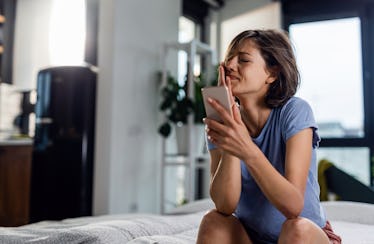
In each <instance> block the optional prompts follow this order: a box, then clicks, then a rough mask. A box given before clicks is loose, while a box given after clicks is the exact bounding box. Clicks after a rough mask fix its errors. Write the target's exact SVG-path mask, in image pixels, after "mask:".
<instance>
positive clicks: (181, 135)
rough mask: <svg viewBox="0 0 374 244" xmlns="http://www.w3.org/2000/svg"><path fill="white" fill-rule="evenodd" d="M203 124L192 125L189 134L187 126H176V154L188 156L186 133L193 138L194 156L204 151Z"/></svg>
mask: <svg viewBox="0 0 374 244" xmlns="http://www.w3.org/2000/svg"><path fill="white" fill-rule="evenodd" d="M204 128H205V125H204V124H194V125H193V126H192V128H191V131H190V132H189V130H188V126H187V125H182V126H176V127H175V131H176V139H177V152H178V154H186V155H187V154H188V153H189V151H188V135H189V134H188V133H191V136H193V143H192V152H193V153H195V154H196V155H200V154H202V153H203V151H204V146H205V134H204Z"/></svg>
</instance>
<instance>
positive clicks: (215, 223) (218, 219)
mask: <svg viewBox="0 0 374 244" xmlns="http://www.w3.org/2000/svg"><path fill="white" fill-rule="evenodd" d="M224 217H225V216H224V215H222V214H221V213H219V212H218V211H217V210H215V209H212V210H210V211H209V212H208V213H206V214H205V215H204V217H203V219H202V220H201V223H200V231H204V232H214V231H218V230H219V229H220V228H219V226H220V225H222V219H223V218H224Z"/></svg>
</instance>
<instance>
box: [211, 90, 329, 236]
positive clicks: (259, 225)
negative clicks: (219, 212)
mask: <svg viewBox="0 0 374 244" xmlns="http://www.w3.org/2000/svg"><path fill="white" fill-rule="evenodd" d="M305 128H312V129H313V149H312V158H311V164H310V168H309V173H308V180H307V183H306V189H305V196H304V209H303V211H302V213H301V216H302V217H305V218H308V219H310V220H312V221H313V222H314V223H316V224H317V225H318V226H320V227H323V226H325V224H326V219H325V214H324V212H323V209H322V207H321V205H320V200H319V191H320V188H319V185H318V179H317V163H316V161H317V160H316V148H317V147H318V143H319V141H320V138H319V136H318V134H317V125H316V123H315V120H314V116H313V112H312V109H311V108H310V106H309V104H308V103H307V102H306V101H304V100H302V99H301V98H298V97H292V98H291V99H289V100H288V101H287V102H286V103H285V104H284V105H283V106H281V107H278V108H274V109H272V111H271V113H270V115H269V118H268V119H267V121H266V123H265V126H264V128H263V129H262V131H261V133H260V135H259V136H258V137H257V138H252V139H253V141H254V143H255V144H256V145H257V146H258V147H259V148H260V149H261V151H262V152H263V153H264V154H265V156H266V157H267V159H268V160H269V162H270V163H271V164H272V165H273V166H274V168H275V169H276V170H277V171H278V172H279V173H280V174H282V175H284V170H285V169H284V167H285V154H286V142H287V140H288V139H289V138H290V137H292V136H293V135H295V134H296V133H298V132H299V131H301V130H303V129H305ZM207 141H208V143H207V145H208V149H209V150H211V149H214V148H216V146H215V145H214V144H212V143H211V142H210V141H209V140H207ZM240 164H241V177H242V190H241V195H240V200H239V203H238V206H237V207H236V210H235V215H236V216H237V217H238V218H239V219H240V221H241V222H242V224H243V225H244V227H245V228H246V229H247V231H248V232H249V234H250V236H251V238H253V239H255V240H257V241H261V242H265V243H275V242H276V241H277V239H278V237H279V234H280V231H281V227H282V224H283V222H284V221H285V220H286V218H285V217H284V215H283V214H282V213H281V212H279V211H278V210H277V209H276V208H275V207H274V206H273V205H272V204H271V203H270V202H269V201H268V199H267V198H266V197H265V195H264V194H263V193H262V192H261V189H260V188H259V187H258V185H257V183H256V182H255V181H254V179H253V178H252V176H251V174H250V173H249V171H248V169H247V167H246V165H245V163H244V162H243V161H241V162H240Z"/></svg>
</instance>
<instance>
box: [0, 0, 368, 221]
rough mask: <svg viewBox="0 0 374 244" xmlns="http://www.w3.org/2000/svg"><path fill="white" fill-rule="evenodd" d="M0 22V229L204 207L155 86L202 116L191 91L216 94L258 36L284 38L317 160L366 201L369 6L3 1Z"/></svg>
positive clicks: (192, 137) (201, 181)
mask: <svg viewBox="0 0 374 244" xmlns="http://www.w3.org/2000/svg"><path fill="white" fill-rule="evenodd" d="M0 14H1V15H0V78H1V83H0V149H1V150H0V174H1V177H0V219H1V221H0V224H1V225H21V224H25V223H29V222H35V221H39V220H44V219H62V218H67V217H76V216H85V215H98V214H114V213H126V212H153V213H157V212H164V211H166V210H167V209H170V208H172V207H175V206H178V205H179V204H183V203H184V202H186V201H193V200H195V199H200V198H204V197H208V177H209V174H208V170H207V169H208V167H207V153H206V150H204V146H199V147H197V148H196V149H195V148H192V146H193V145H194V144H197V138H200V137H202V132H201V131H200V132H194V131H195V130H194V129H193V128H194V127H193V126H192V124H194V123H193V122H191V121H192V119H191V118H190V119H188V122H187V121H185V122H184V124H188V125H189V126H188V130H187V134H186V135H185V136H184V137H186V138H189V142H188V143H189V147H188V149H187V151H186V152H181V151H177V146H176V145H177V132H176V131H177V128H178V127H180V124H181V123H176V124H172V128H174V129H172V130H171V132H170V135H169V136H168V137H164V136H162V135H160V133H158V126H159V125H160V124H161V123H162V122H163V121H164V120H165V113H164V112H163V111H160V108H159V105H160V102H161V100H162V96H161V94H162V93H161V90H162V88H163V87H164V86H165V84H166V83H165V82H166V79H161V80H160V77H159V76H158V75H157V74H159V73H160V72H163V73H164V76H163V77H164V78H165V77H166V76H165V73H168V74H169V75H170V77H172V78H173V79H174V80H175V81H176V83H177V84H179V85H180V87H182V88H180V90H179V91H178V96H179V98H178V99H180V98H181V97H182V99H183V98H186V97H189V98H191V99H192V101H194V102H196V103H197V100H196V99H197V97H195V95H194V92H193V89H195V88H194V85H191V84H200V85H209V84H212V81H213V80H214V77H215V74H214V72H213V71H214V70H215V66H216V65H217V63H219V61H220V60H222V58H223V56H224V54H225V50H226V48H227V45H228V43H229V41H230V40H231V39H232V38H233V37H234V36H235V35H236V34H238V33H239V32H240V31H242V30H246V29H252V28H275V29H283V30H286V31H287V32H288V33H289V36H290V38H291V40H292V42H293V44H294V48H295V53H296V56H297V61H298V65H299V69H300V73H301V86H300V89H299V91H298V93H297V96H301V97H303V98H304V99H306V100H307V101H308V102H309V103H310V104H311V106H312V108H313V110H314V113H315V118H316V121H317V123H318V126H319V133H320V136H321V137H322V141H321V143H320V149H319V151H318V159H323V158H327V159H329V160H331V161H332V162H334V164H335V165H337V166H339V167H340V168H341V169H343V170H344V171H345V172H347V173H348V174H350V175H352V176H353V177H354V178H355V179H357V180H359V181H360V182H361V183H362V184H365V185H367V186H369V187H373V184H374V163H373V159H374V157H373V156H374V110H373V106H372V104H374V101H373V100H374V98H373V96H372V95H371V94H374V86H373V84H374V82H373V76H372V71H373V69H374V66H373V64H374V61H373V60H372V59H373V57H374V48H373V44H372V43H374V40H373V39H374V31H373V29H372V28H371V26H372V25H373V24H374V1H372V0H340V1H339V0H327V1H326V0H325V1H320V0H314V1H312V0H302V1H301V0H299V1H296V0H283V1H271V0H153V1H148V0H2V1H0ZM192 77H193V78H192ZM196 89H197V88H196ZM188 116H190V117H191V116H192V117H194V116H195V117H197V114H196V113H195V114H194V113H192V112H191V114H189V115H188ZM182 124H183V123H182ZM169 166H170V167H169ZM64 201H65V202H64Z"/></svg>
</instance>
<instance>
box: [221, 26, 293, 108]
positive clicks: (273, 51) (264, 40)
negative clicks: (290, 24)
mask: <svg viewBox="0 0 374 244" xmlns="http://www.w3.org/2000/svg"><path fill="white" fill-rule="evenodd" d="M245 40H251V41H252V42H253V43H254V44H255V45H256V47H257V48H258V50H259V51H260V53H261V56H262V58H263V59H264V60H265V63H266V67H267V69H268V70H276V71H277V78H276V80H275V81H274V82H273V83H272V84H271V85H270V88H269V91H268V93H267V95H266V98H265V102H266V104H267V105H268V106H269V107H271V108H275V107H278V106H281V105H283V104H284V103H285V102H286V101H287V100H288V99H289V98H290V97H292V96H293V95H295V93H296V90H297V88H298V86H299V80H300V79H299V78H300V75H299V71H298V69H297V65H296V59H295V55H294V53H293V48H292V45H291V42H290V40H289V38H288V36H287V35H286V33H285V32H281V31H277V30H246V31H243V32H241V33H240V34H238V35H237V36H236V37H235V38H234V39H233V40H232V41H231V43H230V45H229V47H228V49H227V53H226V58H225V61H227V60H229V59H231V58H232V56H233V55H234V54H235V53H236V52H237V51H238V49H239V48H240V46H241V43H242V42H243V41H245Z"/></svg>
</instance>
